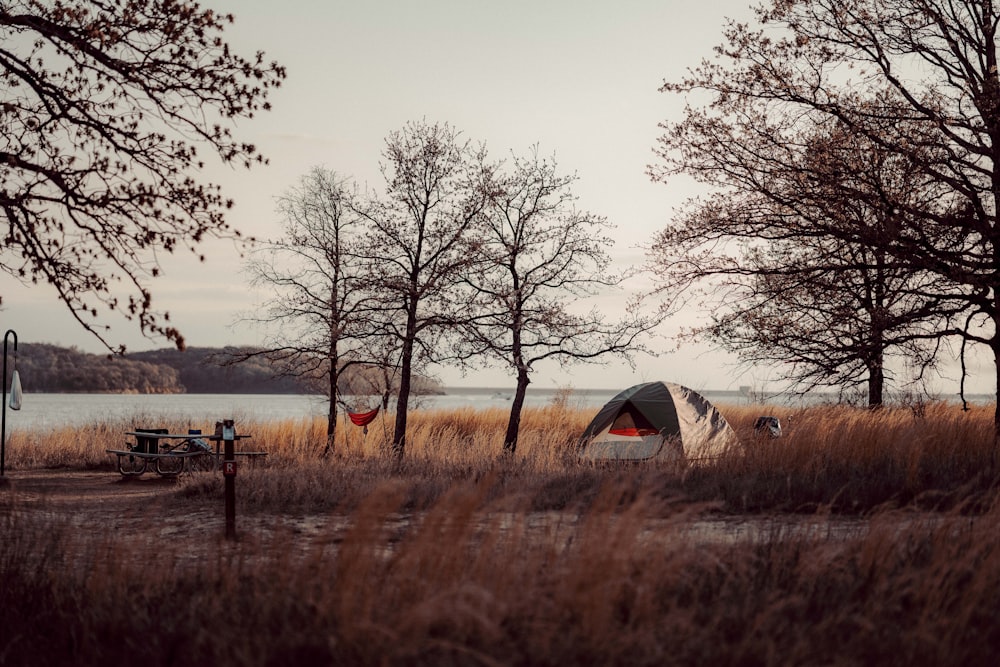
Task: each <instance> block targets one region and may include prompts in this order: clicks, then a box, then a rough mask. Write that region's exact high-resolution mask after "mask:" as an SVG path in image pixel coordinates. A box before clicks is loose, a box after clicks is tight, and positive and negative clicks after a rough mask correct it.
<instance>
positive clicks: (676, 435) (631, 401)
mask: <svg viewBox="0 0 1000 667" xmlns="http://www.w3.org/2000/svg"><path fill="white" fill-rule="evenodd" d="M738 442H739V438H737V436H736V432H735V431H733V429H732V428H731V427H730V426H729V424H728V422H726V418H725V417H723V416H722V414H721V413H720V412H719V411H718V410H717V409H716V408H715V406H714V405H712V404H711V403H710V402H709V401H708V399H706V398H705V397H703V396H702V395H701V394H698V393H697V392H694V391H692V390H690V389H688V388H687V387H682V386H681V385H679V384H672V383H669V382H646V383H644V384H637V385H635V386H633V387H629V388H628V389H626V390H624V391H622V392H621V393H619V394H618V395H617V396H615V397H614V398H612V399H611V400H610V401H608V402H607V403H606V404H605V405H604V407H603V408H601V410H600V412H598V413H597V416H596V417H594V419H593V421H591V422H590V426H588V427H587V429H586V430H585V431H584V432H583V435H582V436H581V437H580V458H581V459H583V460H589V461H645V460H657V461H677V462H695V461H700V460H707V459H712V458H715V457H717V456H719V455H720V454H722V453H723V452H724V451H726V449H728V448H729V447H731V446H733V445H736V444H737V443H738Z"/></svg>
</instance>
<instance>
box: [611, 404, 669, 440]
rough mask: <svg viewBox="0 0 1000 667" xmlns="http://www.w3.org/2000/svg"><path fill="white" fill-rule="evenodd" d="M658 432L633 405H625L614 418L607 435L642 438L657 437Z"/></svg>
mask: <svg viewBox="0 0 1000 667" xmlns="http://www.w3.org/2000/svg"><path fill="white" fill-rule="evenodd" d="M659 432H660V430H659V429H658V428H656V427H655V426H653V424H652V422H650V421H649V420H648V419H646V416H645V415H643V414H642V413H641V412H639V411H638V410H637V409H636V407H635V406H634V405H632V404H631V403H626V404H625V405H624V406H623V407H622V409H621V410H620V411H619V412H618V415H617V416H615V420H614V422H612V424H611V428H609V429H608V433H610V434H611V435H622V436H632V437H636V436H638V437H642V436H644V435H657V434H659Z"/></svg>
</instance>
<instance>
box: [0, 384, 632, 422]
mask: <svg viewBox="0 0 1000 667" xmlns="http://www.w3.org/2000/svg"><path fill="white" fill-rule="evenodd" d="M445 391H446V393H445V394H444V395H441V396H411V398H410V408H411V409H415V410H434V409H452V408H459V407H471V408H476V409H481V408H490V407H500V408H502V407H509V406H510V401H511V396H512V394H513V392H512V391H505V390H502V389H496V388H467V387H458V388H455V387H451V388H448V387H446V388H445ZM618 391H619V390H617V389H607V390H600V389H584V390H574V391H573V393H572V394H570V395H569V397H568V399H567V403H568V404H569V405H571V406H574V407H576V406H579V407H594V408H595V409H596V408H599V407H600V406H602V405H604V403H606V402H607V401H608V400H609V399H610V398H611V397H613V396H614V395H615V394H616V393H618ZM557 394H558V390H555V389H551V390H550V389H531V390H529V392H528V396H527V398H526V401H525V405H527V406H541V405H545V404H546V403H550V402H551V401H552V400H553V399H554V398H555V397H556V396H557ZM328 404H329V403H328V401H327V399H326V397H324V396H316V395H306V394H29V393H26V394H24V400H23V402H22V407H21V409H20V410H18V411H13V410H11V409H10V408H9V407H8V408H7V411H6V420H7V422H6V423H7V432H8V433H12V432H13V431H14V430H15V429H25V430H37V429H45V428H53V427H61V426H73V425H76V424H82V423H87V422H94V421H104V420H116V419H122V418H131V419H134V420H135V421H136V422H137V425H138V422H140V421H144V420H145V423H147V425H149V426H155V424H152V423H151V422H152V421H155V420H156V419H158V418H166V419H170V420H171V421H173V420H179V421H184V420H187V421H189V423H190V426H191V427H192V428H202V429H204V428H207V427H211V426H212V425H213V424H214V423H215V422H216V421H217V420H219V419H229V418H233V419H236V420H237V421H239V420H241V419H244V420H246V419H253V420H256V421H272V420H281V419H301V418H305V417H311V416H325V415H326V413H327V406H328ZM372 405H373V406H374V402H373V403H372ZM366 406H367V403H365V402H361V403H360V404H359V405H357V406H356V407H357V408H358V409H361V408H365V407H366Z"/></svg>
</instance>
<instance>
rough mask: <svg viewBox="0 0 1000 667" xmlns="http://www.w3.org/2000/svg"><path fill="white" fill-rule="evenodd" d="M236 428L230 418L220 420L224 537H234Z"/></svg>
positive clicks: (228, 538) (231, 538)
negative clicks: (222, 447)
mask: <svg viewBox="0 0 1000 667" xmlns="http://www.w3.org/2000/svg"><path fill="white" fill-rule="evenodd" d="M235 440H236V429H235V427H234V426H233V420H232V419H226V420H224V421H223V422H222V442H223V444H224V448H225V449H224V450H223V459H222V476H223V477H224V478H225V480H226V539H227V540H233V539H236V445H235Z"/></svg>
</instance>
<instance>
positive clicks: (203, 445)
mask: <svg viewBox="0 0 1000 667" xmlns="http://www.w3.org/2000/svg"><path fill="white" fill-rule="evenodd" d="M125 435H127V436H132V437H134V438H135V442H134V443H128V442H127V443H126V445H125V446H126V449H106V450H105V451H106V452H107V453H108V454H113V455H114V456H115V457H117V463H118V472H119V473H121V474H122V476H123V477H138V476H139V475H142V474H143V473H145V472H146V471H147V470H148V469H149V464H150V463H152V464H153V465H152V469H153V471H154V472H156V474H158V475H160V476H162V477H176V476H178V475H180V474H181V473H183V472H185V471H187V470H188V469H189V468H190V464H191V461H193V460H196V459H200V458H202V457H209V458H212V459H214V465H216V466H221V464H222V460H223V452H221V451H220V445H221V443H222V439H221V438H220V437H218V436H202V435H201V433H170V432H169V431H168V430H167V429H136V430H134V431H126V433H125ZM238 437H239V438H240V439H242V438H249V437H250V436H248V435H240V436H238ZM209 441H214V442H215V449H214V450H213V449H212V446H211V445H210V444H209ZM234 454H235V456H237V457H241V458H248V459H251V460H256V459H258V458H262V457H265V456H267V452H234Z"/></svg>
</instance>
